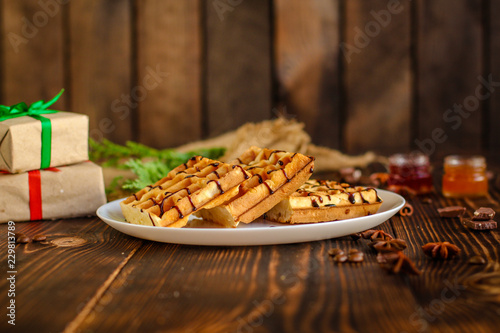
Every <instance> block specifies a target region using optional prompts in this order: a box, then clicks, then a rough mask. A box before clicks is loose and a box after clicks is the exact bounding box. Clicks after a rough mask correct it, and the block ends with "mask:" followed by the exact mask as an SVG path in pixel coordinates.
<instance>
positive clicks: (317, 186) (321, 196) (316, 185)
mask: <svg viewBox="0 0 500 333" xmlns="http://www.w3.org/2000/svg"><path fill="white" fill-rule="evenodd" d="M367 191H375V193H376V192H377V191H376V190H375V189H374V188H369V187H362V186H352V185H350V184H347V183H338V182H335V181H329V180H315V179H310V180H308V181H306V182H305V183H304V184H303V185H302V186H301V187H300V188H299V189H298V190H297V191H295V192H294V193H293V194H292V195H291V196H293V197H311V205H312V207H320V206H323V207H334V206H335V205H334V204H325V205H321V204H323V202H324V201H325V200H326V199H327V201H329V202H330V201H331V200H332V196H337V195H339V194H343V193H346V194H347V195H348V200H349V203H351V204H352V205H355V204H357V203H356V197H355V194H356V193H359V196H360V198H361V203H362V204H370V203H374V202H370V201H368V200H366V199H365V197H364V196H363V192H367ZM318 201H319V203H318ZM375 202H382V199H380V197H379V196H378V195H377V194H376V200H375Z"/></svg>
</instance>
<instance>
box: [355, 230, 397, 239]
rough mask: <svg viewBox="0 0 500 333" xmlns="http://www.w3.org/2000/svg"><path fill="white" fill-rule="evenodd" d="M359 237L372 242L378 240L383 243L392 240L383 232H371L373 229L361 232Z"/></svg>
mask: <svg viewBox="0 0 500 333" xmlns="http://www.w3.org/2000/svg"><path fill="white" fill-rule="evenodd" d="M361 237H363V238H364V239H370V240H372V241H373V242H374V241H378V240H382V241H385V240H390V239H392V236H391V235H389V234H388V233H386V232H384V231H383V230H373V229H370V230H366V231H363V232H362V233H361Z"/></svg>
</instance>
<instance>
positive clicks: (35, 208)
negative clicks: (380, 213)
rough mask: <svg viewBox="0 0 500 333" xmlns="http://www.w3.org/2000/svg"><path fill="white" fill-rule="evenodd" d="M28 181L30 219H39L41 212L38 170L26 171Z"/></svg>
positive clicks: (40, 187) (41, 215)
mask: <svg viewBox="0 0 500 333" xmlns="http://www.w3.org/2000/svg"><path fill="white" fill-rule="evenodd" d="M28 183H29V189H30V220H31V221H35V220H41V219H42V218H43V214H42V181H41V177H40V170H33V171H29V172H28Z"/></svg>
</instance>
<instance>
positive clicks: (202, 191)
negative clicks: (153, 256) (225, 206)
mask: <svg viewBox="0 0 500 333" xmlns="http://www.w3.org/2000/svg"><path fill="white" fill-rule="evenodd" d="M248 178H249V174H248V173H247V172H246V171H245V170H244V169H243V168H242V167H238V166H236V165H230V164H227V163H222V162H218V161H214V160H211V159H208V158H205V157H202V156H195V157H193V158H191V159H190V160H189V161H188V162H186V163H184V164H182V165H180V166H178V167H177V168H175V169H173V170H172V171H170V172H169V173H168V174H167V176H165V177H164V178H163V179H161V180H159V181H158V182H156V183H155V184H154V185H152V186H148V187H146V188H144V189H142V190H140V191H139V192H137V193H135V194H134V195H132V196H130V197H128V198H127V199H125V200H124V201H122V202H121V203H120V206H121V209H122V212H123V215H124V216H125V219H126V220H127V221H128V222H130V223H134V224H142V225H153V226H159V227H174V228H181V227H183V226H185V225H186V223H187V222H188V218H189V215H191V214H192V213H193V212H195V211H197V210H199V209H201V208H203V207H205V206H206V205H208V204H211V205H218V204H220V203H222V202H225V201H227V200H229V199H230V198H232V197H234V196H235V195H237V194H238V185H240V184H241V183H242V182H243V181H244V180H245V179H248Z"/></svg>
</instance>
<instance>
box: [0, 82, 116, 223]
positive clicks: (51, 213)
mask: <svg viewBox="0 0 500 333" xmlns="http://www.w3.org/2000/svg"><path fill="white" fill-rule="evenodd" d="M62 92H63V91H61V92H60V93H59V94H58V95H57V96H56V97H54V98H53V99H52V100H50V101H48V102H44V101H38V102H36V103H33V104H31V105H30V106H28V105H26V104H25V103H19V104H16V105H13V106H3V105H0V223H1V222H7V221H30V220H31V221H33V220H45V219H57V218H66V217H77V216H87V215H95V212H96V209H97V208H98V207H99V206H101V205H103V204H104V203H106V196H105V192H104V181H103V175H102V169H101V167H99V166H98V165H96V164H94V163H92V162H90V161H88V131H89V120H88V117H87V116H86V115H82V114H77V113H72V112H62V111H55V110H50V109H48V107H49V106H51V105H52V104H53V103H55V102H56V101H57V99H58V98H59V96H60V95H61V94H62Z"/></svg>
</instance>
